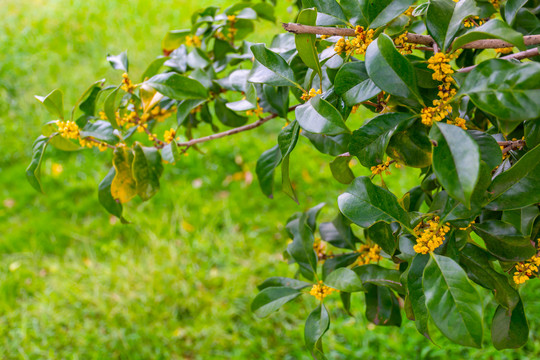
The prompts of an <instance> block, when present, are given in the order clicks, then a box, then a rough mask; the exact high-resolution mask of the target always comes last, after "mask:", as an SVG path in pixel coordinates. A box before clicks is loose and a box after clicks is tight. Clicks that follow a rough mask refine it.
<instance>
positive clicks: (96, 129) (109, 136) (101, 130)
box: [80, 120, 119, 144]
mask: <svg viewBox="0 0 540 360" xmlns="http://www.w3.org/2000/svg"><path fill="white" fill-rule="evenodd" d="M80 136H81V138H85V137H93V138H94V139H98V140H102V141H105V142H106V143H109V144H115V143H116V142H118V140H119V139H118V138H117V137H116V136H115V135H114V129H113V127H112V125H111V124H110V123H109V122H107V121H103V120H96V121H94V122H89V123H87V124H86V126H85V127H84V128H83V129H82V130H81V132H80Z"/></svg>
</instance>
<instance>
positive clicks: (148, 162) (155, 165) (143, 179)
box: [133, 144, 163, 201]
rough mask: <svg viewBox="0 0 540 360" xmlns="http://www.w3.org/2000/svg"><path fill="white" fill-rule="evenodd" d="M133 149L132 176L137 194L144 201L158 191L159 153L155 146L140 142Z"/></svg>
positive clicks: (159, 173)
mask: <svg viewBox="0 0 540 360" xmlns="http://www.w3.org/2000/svg"><path fill="white" fill-rule="evenodd" d="M133 151H134V158H133V178H134V179H135V182H136V183H137V194H138V195H139V196H140V197H141V199H142V200H143V201H146V200H149V199H150V198H151V197H152V196H154V195H155V194H156V193H157V192H158V191H159V178H160V177H161V174H162V173H163V164H162V163H161V154H160V153H159V151H158V150H157V149H156V148H153V147H143V146H141V145H140V144H135V146H134V147H133Z"/></svg>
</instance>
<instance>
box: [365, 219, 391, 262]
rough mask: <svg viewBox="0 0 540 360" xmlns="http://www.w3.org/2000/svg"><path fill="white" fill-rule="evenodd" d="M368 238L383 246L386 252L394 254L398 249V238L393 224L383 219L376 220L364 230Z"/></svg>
mask: <svg viewBox="0 0 540 360" xmlns="http://www.w3.org/2000/svg"><path fill="white" fill-rule="evenodd" d="M364 236H365V237H366V240H368V241H371V242H373V243H375V244H377V245H379V246H380V247H381V249H383V251H384V252H385V253H387V254H388V255H390V256H392V255H394V252H395V251H396V248H397V245H398V240H397V237H396V236H394V231H393V230H392V226H391V225H390V224H387V223H385V222H383V221H380V222H376V223H375V224H373V225H371V226H370V227H369V228H367V229H365V230H364Z"/></svg>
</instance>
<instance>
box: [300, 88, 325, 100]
mask: <svg viewBox="0 0 540 360" xmlns="http://www.w3.org/2000/svg"><path fill="white" fill-rule="evenodd" d="M319 94H322V90H321V89H318V90H315V89H314V88H311V89H310V90H309V92H307V91H304V93H303V94H302V96H301V97H300V98H301V99H302V100H304V101H308V100H309V99H311V98H314V97H315V96H317V95H319Z"/></svg>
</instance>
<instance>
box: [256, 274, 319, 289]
mask: <svg viewBox="0 0 540 360" xmlns="http://www.w3.org/2000/svg"><path fill="white" fill-rule="evenodd" d="M279 286H284V287H288V288H291V289H296V290H302V289H304V288H306V287H309V286H311V284H310V283H308V282H305V281H301V280H297V279H290V278H286V277H280V276H274V277H269V278H268V279H266V280H264V281H263V282H262V283H261V284H260V285H259V286H257V289H259V290H264V289H266V288H268V287H279Z"/></svg>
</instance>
